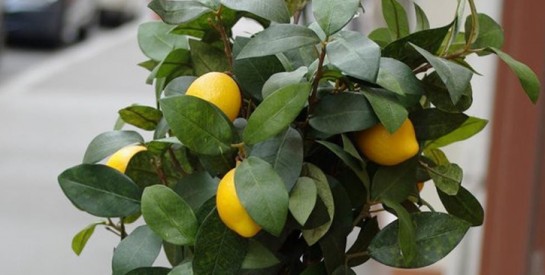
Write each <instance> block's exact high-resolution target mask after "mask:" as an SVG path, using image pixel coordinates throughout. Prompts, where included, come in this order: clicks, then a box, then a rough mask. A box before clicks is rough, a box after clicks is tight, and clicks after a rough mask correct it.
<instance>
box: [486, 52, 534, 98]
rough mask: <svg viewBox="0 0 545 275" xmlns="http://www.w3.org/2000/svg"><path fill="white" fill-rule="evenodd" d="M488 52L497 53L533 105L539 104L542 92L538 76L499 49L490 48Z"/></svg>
mask: <svg viewBox="0 0 545 275" xmlns="http://www.w3.org/2000/svg"><path fill="white" fill-rule="evenodd" d="M486 50H487V51H490V52H493V53H495V54H496V55H497V56H498V57H499V58H500V59H501V60H502V61H503V62H505V63H506V64H507V66H509V68H510V69H511V70H512V71H513V72H514V73H515V75H516V76H517V77H518V79H519V81H520V84H521V85H522V88H523V89H524V91H525V92H526V94H527V95H528V97H529V98H530V100H531V101H532V102H533V103H536V102H537V99H538V98H539V92H540V91H541V84H540V83H539V79H538V78H537V76H536V74H535V73H534V71H532V69H530V67H528V66H527V65H525V64H523V63H521V62H519V61H517V60H515V59H513V58H512V57H511V56H509V55H508V54H506V53H504V52H502V51H501V50H499V49H496V48H493V47H489V48H487V49H486Z"/></svg>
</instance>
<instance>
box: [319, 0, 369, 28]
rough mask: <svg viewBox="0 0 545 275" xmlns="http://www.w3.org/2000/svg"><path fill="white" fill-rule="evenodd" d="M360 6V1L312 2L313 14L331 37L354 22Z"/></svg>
mask: <svg viewBox="0 0 545 275" xmlns="http://www.w3.org/2000/svg"><path fill="white" fill-rule="evenodd" d="M359 6H360V1H359V0H344V1H329V0H314V1H312V12H313V13H314V18H316V22H318V24H320V27H321V28H322V30H323V31H324V32H325V33H326V34H327V35H331V34H334V33H336V32H338V31H339V30H340V29H342V28H343V27H344V26H345V25H346V24H348V22H350V20H352V18H353V17H354V15H355V14H356V12H357V11H358V8H359Z"/></svg>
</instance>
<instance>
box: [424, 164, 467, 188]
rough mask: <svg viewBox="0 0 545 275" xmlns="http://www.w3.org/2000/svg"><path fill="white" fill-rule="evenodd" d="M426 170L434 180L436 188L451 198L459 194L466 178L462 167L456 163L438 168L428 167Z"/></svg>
mask: <svg viewBox="0 0 545 275" xmlns="http://www.w3.org/2000/svg"><path fill="white" fill-rule="evenodd" d="M426 170H428V174H429V175H430V177H431V178H432V179H433V182H434V183H435V186H437V188H439V189H440V190H441V191H443V192H445V193H446V194H448V195H450V196H454V195H456V194H457V193H458V190H459V189H460V185H461V184H462V179H463V176H464V174H463V171H462V168H460V166H458V165H457V164H455V163H449V164H444V165H439V166H436V167H428V168H426Z"/></svg>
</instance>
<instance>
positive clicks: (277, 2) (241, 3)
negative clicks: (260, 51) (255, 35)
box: [221, 0, 290, 23]
mask: <svg viewBox="0 0 545 275" xmlns="http://www.w3.org/2000/svg"><path fill="white" fill-rule="evenodd" d="M221 4H223V5H225V6H226V7H229V8H231V9H233V10H237V11H247V12H251V13H253V14H255V15H258V16H260V17H263V18H265V19H268V20H271V21H275V22H278V23H289V21H290V12H289V10H288V7H287V6H286V3H285V2H284V1H283V0H268V1H254V0H221Z"/></svg>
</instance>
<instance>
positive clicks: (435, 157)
mask: <svg viewBox="0 0 545 275" xmlns="http://www.w3.org/2000/svg"><path fill="white" fill-rule="evenodd" d="M424 156H426V157H428V158H430V159H431V160H432V161H433V163H435V164H436V165H447V164H450V161H449V160H448V158H447V155H446V154H445V153H444V152H443V151H441V149H437V148H426V149H425V150H424ZM423 160H424V161H425V159H423ZM424 168H426V167H424ZM426 174H427V172H426Z"/></svg>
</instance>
